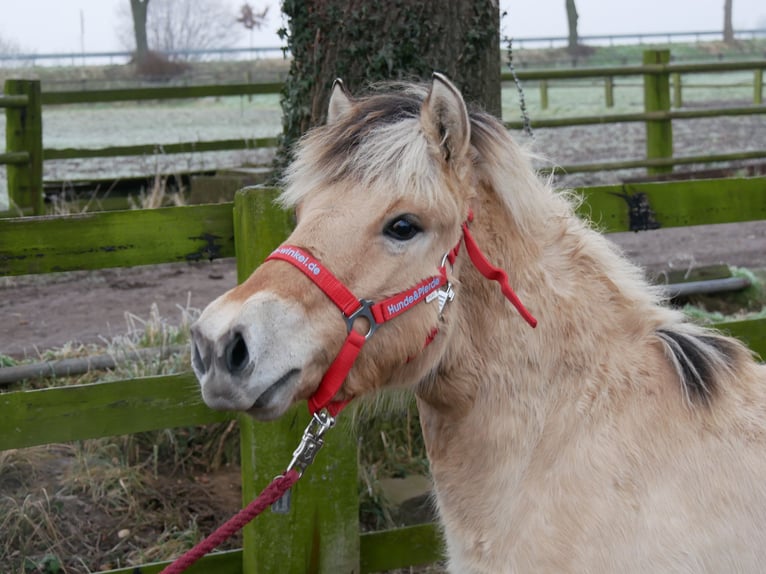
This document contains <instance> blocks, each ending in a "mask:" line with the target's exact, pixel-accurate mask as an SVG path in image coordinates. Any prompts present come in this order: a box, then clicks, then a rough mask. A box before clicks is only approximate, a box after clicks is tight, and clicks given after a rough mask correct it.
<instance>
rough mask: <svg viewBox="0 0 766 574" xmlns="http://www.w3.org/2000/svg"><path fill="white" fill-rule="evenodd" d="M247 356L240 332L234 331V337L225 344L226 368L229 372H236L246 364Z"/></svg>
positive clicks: (248, 356)
mask: <svg viewBox="0 0 766 574" xmlns="http://www.w3.org/2000/svg"><path fill="white" fill-rule="evenodd" d="M249 358H250V355H249V354H248V352H247V345H246V344H245V339H244V338H243V337H242V334H241V333H234V337H232V339H231V341H229V344H228V345H227V346H226V368H227V369H228V370H229V372H230V373H232V374H236V373H238V372H239V371H241V370H242V369H244V368H245V366H247V362H248V360H249Z"/></svg>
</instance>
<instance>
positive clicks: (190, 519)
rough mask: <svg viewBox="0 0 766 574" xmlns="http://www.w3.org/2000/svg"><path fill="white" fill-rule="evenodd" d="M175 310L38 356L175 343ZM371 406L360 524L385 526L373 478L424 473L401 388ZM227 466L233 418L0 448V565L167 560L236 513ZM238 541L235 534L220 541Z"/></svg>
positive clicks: (183, 367)
mask: <svg viewBox="0 0 766 574" xmlns="http://www.w3.org/2000/svg"><path fill="white" fill-rule="evenodd" d="M179 311H180V314H181V317H180V321H178V322H173V321H170V320H169V319H167V318H164V317H162V316H160V314H159V312H158V310H157V306H156V305H152V306H151V308H150V311H149V313H148V316H146V317H139V316H136V315H133V314H126V316H125V320H126V323H127V326H128V329H127V334H126V335H124V336H121V337H117V338H114V339H112V340H109V341H105V342H104V345H80V344H67V345H64V346H62V347H60V348H58V349H52V350H47V351H44V352H42V353H41V355H40V357H39V359H41V360H57V359H62V358H71V357H82V356H86V355H90V354H100V353H104V352H109V353H112V354H115V355H116V356H120V355H121V354H123V355H124V354H125V353H126V352H127V351H131V350H135V349H140V348H166V347H170V346H173V345H178V344H184V343H186V342H188V340H189V326H190V324H191V322H192V321H193V319H194V318H195V317H196V316H197V314H198V311H197V310H195V309H190V308H189V307H188V305H187V307H185V308H181V309H179ZM5 362H7V363H16V362H15V361H13V360H12V359H10V358H5ZM16 364H18V363H16ZM188 370H189V353H188V352H183V353H179V354H176V355H173V356H171V357H170V358H169V359H168V360H159V359H158V360H147V361H143V362H135V361H132V362H127V363H123V364H121V365H119V366H118V367H117V368H116V369H114V370H113V371H110V372H101V373H97V372H91V373H87V374H85V375H82V376H79V377H73V378H58V379H52V378H49V379H41V380H35V381H24V382H21V383H19V384H17V385H16V386H15V387H14V388H13V389H10V390H20V389H36V388H45V387H50V386H62V385H70V384H85V383H92V382H97V381H107V380H116V379H124V378H132V377H140V376H148V375H159V374H169V373H173V372H180V371H188ZM376 405H377V406H375V407H373V406H370V405H368V406H366V407H365V406H363V407H362V408H361V409H359V411H358V414H357V416H358V417H359V420H358V421H357V425H356V427H357V431H358V433H359V439H360V445H364V448H361V447H360V451H359V456H360V465H359V495H360V520H361V523H362V528H363V529H364V530H375V529H380V528H385V527H390V526H394V525H396V524H397V521H396V519H395V517H394V516H393V515H392V511H391V505H390V503H389V502H388V500H387V499H386V496H385V493H384V491H383V489H382V488H381V486H380V480H381V479H383V478H388V477H402V476H407V475H409V474H427V472H428V462H427V459H426V454H425V446H424V444H423V440H422V437H421V435H420V427H419V421H418V416H417V410H416V408H415V405H414V401H413V400H412V397H411V395H408V394H405V395H403V396H399V397H396V398H395V399H393V400H389V401H388V403H387V404H386V406H384V407H382V408H381V407H380V403H376ZM286 456H287V455H286ZM238 466H239V433H238V431H237V427H236V422H235V421H229V422H225V423H220V424H214V425H207V426H199V427H184V428H178V429H166V430H162V431H155V432H146V433H138V434H133V435H126V436H119V437H109V438H101V439H92V440H83V441H75V442H72V443H68V444H55V445H46V446H42V447H33V448H27V449H18V450H11V451H4V452H0V492H2V493H3V494H2V495H1V496H0V533H3V534H2V535H0V564H3V565H4V568H6V569H7V570H3V572H11V573H17V574H27V573H32V572H35V573H39V572H42V573H53V572H69V573H71V572H91V571H98V570H104V569H107V568H116V567H124V566H132V565H139V564H142V563H146V562H150V561H157V560H165V559H170V558H172V557H174V556H177V555H179V554H180V553H182V552H183V551H184V550H186V549H188V548H190V547H191V546H192V545H193V544H194V543H196V542H197V541H199V540H200V539H201V538H202V537H203V536H204V535H206V534H208V533H209V532H211V531H212V530H213V529H214V528H215V527H216V526H218V525H220V524H221V523H223V521H224V520H225V519H226V518H228V517H229V516H230V515H231V514H233V513H234V512H235V511H236V510H237V509H238V508H239V505H240V500H239V496H240V495H239V493H240V489H239V480H240V477H239V467H238ZM222 482H224V483H226V484H227V485H229V487H230V488H228V490H227V491H226V492H228V495H227V496H221V495H220V492H216V488H212V487H211V486H212V485H219V484H221V483H222ZM240 544H241V541H240V540H239V539H238V538H235V539H234V540H233V541H231V542H230V543H229V544H228V546H226V547H227V548H235V547H237V546H238V545H240ZM428 571H438V570H428Z"/></svg>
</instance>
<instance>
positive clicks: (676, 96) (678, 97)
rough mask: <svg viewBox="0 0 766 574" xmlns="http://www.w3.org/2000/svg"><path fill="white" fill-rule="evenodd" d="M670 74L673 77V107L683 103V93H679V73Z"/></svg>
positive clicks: (678, 106) (681, 105) (680, 105)
mask: <svg viewBox="0 0 766 574" xmlns="http://www.w3.org/2000/svg"><path fill="white" fill-rule="evenodd" d="M671 76H672V78H673V81H672V83H673V107H674V108H680V107H683V105H684V99H683V94H682V93H681V74H680V73H678V72H673V74H671Z"/></svg>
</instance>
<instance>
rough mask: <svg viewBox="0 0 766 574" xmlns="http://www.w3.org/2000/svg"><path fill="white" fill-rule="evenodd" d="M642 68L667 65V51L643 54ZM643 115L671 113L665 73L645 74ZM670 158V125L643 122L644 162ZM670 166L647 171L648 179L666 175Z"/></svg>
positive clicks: (666, 120)
mask: <svg viewBox="0 0 766 574" xmlns="http://www.w3.org/2000/svg"><path fill="white" fill-rule="evenodd" d="M643 63H644V65H645V66H657V65H659V66H662V67H663V68H664V66H665V65H666V64H668V63H670V50H647V51H645V52H644V57H643ZM644 111H645V112H646V113H652V112H664V113H668V112H670V74H669V73H668V72H667V71H665V70H661V71H650V72H648V73H645V74H644ZM672 157H673V124H672V121H671V120H670V118H662V119H651V120H646V159H650V160H651V159H657V158H672ZM671 171H673V166H672V165H664V166H656V167H648V168H647V173H648V174H649V175H656V174H660V173H669V172H671Z"/></svg>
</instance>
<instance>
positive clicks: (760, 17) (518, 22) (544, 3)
mask: <svg viewBox="0 0 766 574" xmlns="http://www.w3.org/2000/svg"><path fill="white" fill-rule="evenodd" d="M381 1H383V0H381ZM413 1H416V0H413ZM445 1H448V0H445ZM221 2H223V3H226V4H228V5H230V6H231V10H232V13H233V14H236V13H237V7H238V6H240V5H241V4H242V3H243V0H221ZM250 3H251V4H252V5H253V6H254V7H256V8H260V7H264V6H266V5H269V6H270V11H269V21H268V26H267V28H268V29H264V30H261V31H259V32H256V33H255V34H254V36H253V45H254V46H257V47H275V46H279V45H280V41H279V38H277V36H276V30H277V29H278V28H279V27H280V25H281V14H280V12H279V4H280V3H279V2H278V1H277V0H260V1H259V0H250ZM127 4H128V0H0V38H2V39H4V40H6V41H8V40H10V41H12V42H13V43H14V44H16V45H17V46H18V47H19V48H20V49H21V51H24V52H35V53H38V54H42V53H51V52H79V51H80V50H81V49H84V50H85V51H86V52H98V51H120V50H124V49H125V46H123V45H122V44H121V42H120V40H119V39H118V35H117V33H116V30H117V28H118V22H119V13H120V12H121V11H120V9H119V8H120V6H121V5H123V10H122V12H123V13H128V14H129V10H125V9H124V8H125V6H126V5H127ZM500 5H501V8H502V9H503V10H505V11H507V12H508V15H507V16H506V17H505V18H504V20H503V32H504V33H505V34H506V35H512V36H514V37H519V38H524V37H533V36H563V35H566V32H567V27H566V14H565V9H564V0H501V2H500ZM577 9H578V12H579V13H580V24H579V32H580V35H591V34H609V33H613V34H620V33H639V32H641V33H646V32H682V31H710V30H720V29H721V28H722V22H723V0H577ZM734 27H735V28H737V29H741V28H756V27H759V28H764V27H766V1H764V0H734ZM248 43H249V39H248V37H247V35H246V34H244V33H243V35H242V40H241V42H240V44H241V45H242V46H246V45H248Z"/></svg>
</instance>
